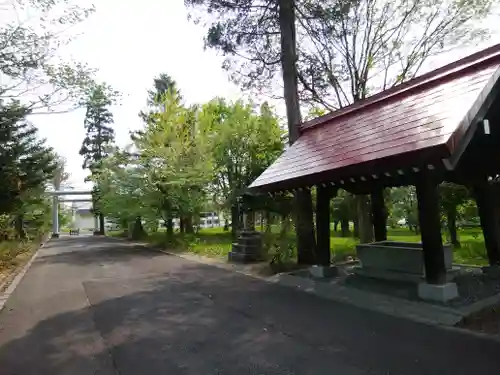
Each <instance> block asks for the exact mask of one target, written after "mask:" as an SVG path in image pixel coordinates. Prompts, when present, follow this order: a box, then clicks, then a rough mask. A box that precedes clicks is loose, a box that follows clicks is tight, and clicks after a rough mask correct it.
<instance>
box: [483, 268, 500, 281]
mask: <svg viewBox="0 0 500 375" xmlns="http://www.w3.org/2000/svg"><path fill="white" fill-rule="evenodd" d="M482 271H483V274H484V275H486V276H488V277H492V278H495V279H500V266H486V267H483V268H482Z"/></svg>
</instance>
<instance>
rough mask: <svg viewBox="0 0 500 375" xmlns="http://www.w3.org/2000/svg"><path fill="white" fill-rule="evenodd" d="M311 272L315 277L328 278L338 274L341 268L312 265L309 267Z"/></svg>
mask: <svg viewBox="0 0 500 375" xmlns="http://www.w3.org/2000/svg"><path fill="white" fill-rule="evenodd" d="M309 273H310V274H311V276H313V277H317V278H328V277H335V276H338V274H339V270H338V269H337V267H332V266H312V267H309Z"/></svg>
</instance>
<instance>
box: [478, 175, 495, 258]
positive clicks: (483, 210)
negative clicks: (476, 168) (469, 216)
mask: <svg viewBox="0 0 500 375" xmlns="http://www.w3.org/2000/svg"><path fill="white" fill-rule="evenodd" d="M473 190H474V195H475V198H476V204H477V209H478V212H479V218H480V220H481V228H482V229H483V235H484V245H485V247H486V252H487V254H488V261H489V263H490V265H491V266H494V265H500V232H499V230H498V229H499V225H498V219H499V218H498V217H497V214H496V206H497V204H498V203H499V202H497V199H495V194H494V192H493V187H492V186H491V185H490V184H489V183H488V181H487V180H486V178H485V179H484V181H481V182H480V183H478V184H476V185H475V186H474V188H473Z"/></svg>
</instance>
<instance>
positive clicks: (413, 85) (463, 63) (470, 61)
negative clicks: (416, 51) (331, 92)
mask: <svg viewBox="0 0 500 375" xmlns="http://www.w3.org/2000/svg"><path fill="white" fill-rule="evenodd" d="M498 57H500V43H499V44H495V45H493V46H491V47H488V48H486V49H483V50H481V51H479V52H476V53H473V54H471V55H468V56H466V57H463V58H461V59H459V60H456V61H453V62H451V63H449V64H446V65H444V66H442V67H440V68H438V69H435V70H432V71H430V72H427V73H424V74H422V75H421V76H418V77H415V78H413V79H411V80H409V81H406V82H403V83H400V84H399V85H397V86H394V87H391V88H389V89H387V90H384V91H381V92H378V93H377V94H374V95H372V96H369V97H368V98H366V99H363V100H360V101H358V102H356V103H353V104H350V105H348V106H347V107H343V108H340V109H338V110H336V111H333V112H330V113H327V114H325V115H323V116H320V117H316V118H314V119H312V120H309V121H306V122H304V123H302V124H301V126H300V129H301V130H307V129H311V128H314V127H316V126H319V125H322V124H323V123H325V122H327V121H329V120H333V119H335V118H338V117H342V116H345V115H347V114H350V113H353V112H355V111H358V110H361V109H363V108H366V107H368V106H371V105H374V104H377V103H379V102H381V101H383V100H387V99H390V98H393V97H396V96H399V95H402V94H405V93H408V92H410V91H413V90H416V89H417V88H421V87H423V86H426V85H429V84H431V83H434V82H436V81H439V80H441V79H444V78H446V77H450V76H453V75H454V74H457V73H459V72H463V71H465V70H468V69H471V68H472V67H476V66H479V65H481V64H484V63H486V62H488V61H490V60H493V59H495V58H498Z"/></svg>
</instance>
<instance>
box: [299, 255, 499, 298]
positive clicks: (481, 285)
mask: <svg viewBox="0 0 500 375" xmlns="http://www.w3.org/2000/svg"><path fill="white" fill-rule="evenodd" d="M354 267H355V265H353V264H350V265H346V266H341V267H339V274H340V276H339V277H337V278H334V279H316V280H317V281H321V282H327V283H335V284H341V285H344V286H349V287H352V288H357V289H361V290H364V291H369V292H373V293H380V294H385V295H389V296H392V297H398V298H403V299H408V300H411V301H421V299H420V298H419V297H418V294H417V287H416V284H415V283H411V282H395V281H385V280H378V279H374V278H368V277H363V276H359V275H356V274H354V273H353V271H352V269H353V268H354ZM292 274H293V275H295V276H301V277H308V278H313V277H312V276H311V275H310V273H309V271H308V270H301V271H297V272H294V273H292ZM455 282H456V283H457V287H458V293H459V295H460V297H459V298H457V299H454V300H452V301H449V302H447V303H446V304H445V305H446V306H450V307H460V306H467V305H470V304H472V303H474V302H477V301H479V300H482V299H484V298H488V297H491V296H493V295H495V294H498V293H500V279H493V278H489V277H486V276H484V275H483V274H482V272H481V270H480V269H478V268H462V269H461V270H460V273H459V274H458V275H457V277H456V278H455ZM425 302H426V303H432V304H440V303H439V302H429V301H425Z"/></svg>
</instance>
